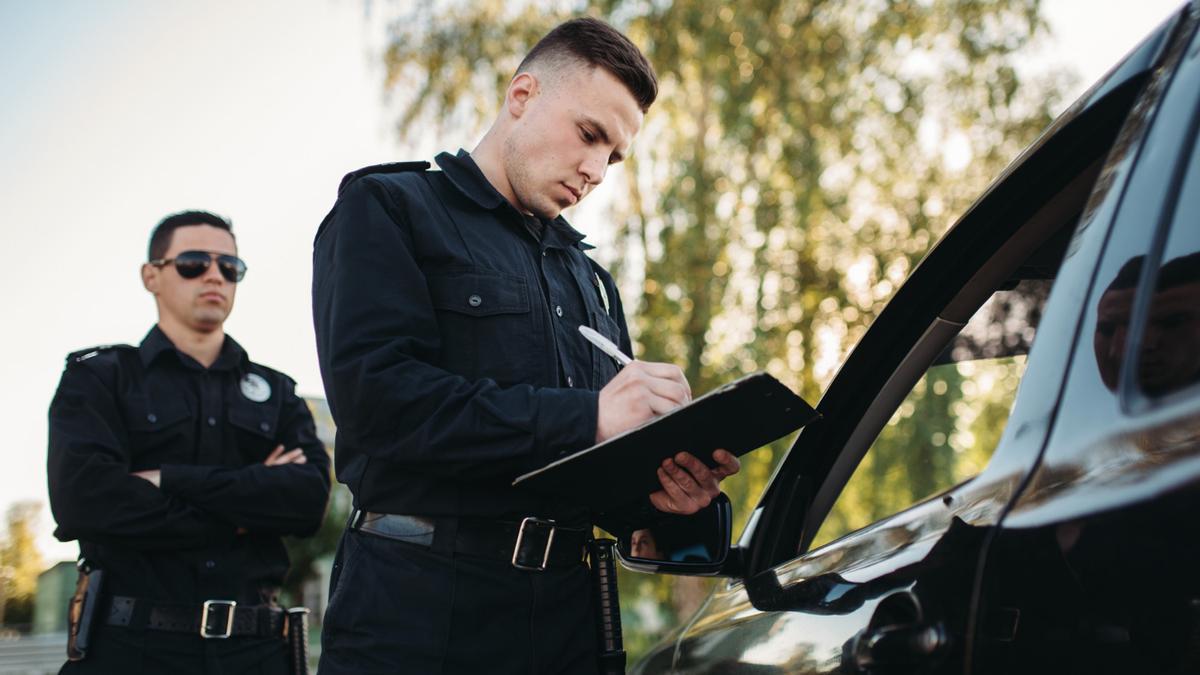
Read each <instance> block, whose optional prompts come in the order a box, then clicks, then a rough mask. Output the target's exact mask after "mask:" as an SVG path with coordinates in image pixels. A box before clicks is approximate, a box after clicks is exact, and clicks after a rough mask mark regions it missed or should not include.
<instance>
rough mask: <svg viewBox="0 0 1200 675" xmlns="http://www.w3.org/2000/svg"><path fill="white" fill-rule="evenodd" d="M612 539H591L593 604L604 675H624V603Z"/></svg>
mask: <svg viewBox="0 0 1200 675" xmlns="http://www.w3.org/2000/svg"><path fill="white" fill-rule="evenodd" d="M615 545H616V542H615V541H613V540H612V539H593V540H591V541H589V542H588V559H589V560H590V562H591V566H592V604H593V605H594V606H595V607H596V631H597V639H598V640H599V644H598V645H597V646H596V658H597V661H598V665H599V669H600V673H601V675H625V645H624V641H623V638H622V636H621V604H620V599H619V598H618V596H617V560H616V556H615V553H614V552H613V547H614V546H615Z"/></svg>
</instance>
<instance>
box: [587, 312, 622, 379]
mask: <svg viewBox="0 0 1200 675" xmlns="http://www.w3.org/2000/svg"><path fill="white" fill-rule="evenodd" d="M591 315H592V328H595V329H596V332H598V333H600V334H601V335H603V336H604V337H606V338H608V339H609V340H612V341H613V344H616V345H620V344H621V329H620V328H619V327H618V326H617V322H616V321H614V320H613V318H612V317H611V316H609V315H607V314H604V313H602V312H595V311H593V312H591ZM618 367H619V364H617V362H616V360H615V359H613V357H611V356H609V355H608V354H605V353H604V352H602V351H600V350H599V349H598V348H596V347H592V388H593V389H596V390H599V389H603V388H604V385H606V384H608V381H609V380H611V379H613V378H614V377H616V376H617V368H618Z"/></svg>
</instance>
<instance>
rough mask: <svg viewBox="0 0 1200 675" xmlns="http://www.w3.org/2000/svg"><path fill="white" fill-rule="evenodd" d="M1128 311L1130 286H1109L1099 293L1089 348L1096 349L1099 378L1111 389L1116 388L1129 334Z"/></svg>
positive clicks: (1130, 303) (1131, 299) (1130, 309)
mask: <svg viewBox="0 0 1200 675" xmlns="http://www.w3.org/2000/svg"><path fill="white" fill-rule="evenodd" d="M1132 311H1133V289H1132V288H1114V289H1109V290H1107V291H1105V292H1104V295H1102V296H1100V304H1099V307H1098V308H1097V316H1096V334H1095V335H1094V336H1093V337H1092V347H1093V349H1095V350H1096V365H1097V367H1099V369H1100V379H1101V380H1102V381H1103V382H1104V386H1106V387H1108V388H1109V390H1112V391H1115V390H1116V388H1117V376H1118V375H1119V374H1120V373H1121V359H1122V358H1124V356H1125V338H1126V335H1127V334H1128V333H1129V315H1130V313H1131V312H1132Z"/></svg>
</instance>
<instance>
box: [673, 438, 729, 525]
mask: <svg viewBox="0 0 1200 675" xmlns="http://www.w3.org/2000/svg"><path fill="white" fill-rule="evenodd" d="M713 461H715V462H716V463H717V466H716V468H712V469H710V468H709V467H708V466H706V465H705V464H704V462H701V461H700V460H699V459H698V458H697V457H696V456H695V455H693V454H691V453H688V452H680V453H678V454H676V455H675V456H674V457H672V458H667V459H665V460H663V463H662V465H661V466H659V467H658V469H657V476H658V482H659V485H661V486H662V489H661V490H659V491H657V492H654V493H652V494H651V495H650V503H651V504H653V505H654V508H656V509H658V510H659V511H663V512H665V513H674V514H678V515H691V514H693V513H696V512H697V511H699V510H700V509H703V508H704V507H706V506H708V505H709V504H710V503H712V500H713V499H715V498H716V497H717V495H719V494H721V481H722V480H724V479H725V478H726V477H728V476H732V475H733V474H735V473H737V472H738V471H740V470H741V462H739V461H738V458H737V457H736V456H735V455H734V454H733V453H731V452H729V451H727V450H723V449H721V450H716V451H715V452H713Z"/></svg>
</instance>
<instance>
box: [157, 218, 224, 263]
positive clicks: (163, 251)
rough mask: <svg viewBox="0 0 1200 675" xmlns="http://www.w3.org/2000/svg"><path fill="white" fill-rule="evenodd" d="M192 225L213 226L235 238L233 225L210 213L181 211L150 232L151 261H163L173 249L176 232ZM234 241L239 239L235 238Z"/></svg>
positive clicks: (164, 219)
mask: <svg viewBox="0 0 1200 675" xmlns="http://www.w3.org/2000/svg"><path fill="white" fill-rule="evenodd" d="M191 225H212V226H213V227H217V228H220V229H222V230H225V231H226V232H228V233H229V236H231V237H233V236H234V235H233V223H231V222H229V220H227V219H225V218H222V217H221V216H218V215H217V214H215V213H210V212H208V211H180V212H179V213H172V214H171V215H169V216H167V217H166V218H163V219H162V220H160V221H158V224H157V225H155V226H154V230H153V231H151V232H150V251H149V256H150V257H149V258H148V259H149V260H161V259H162V258H163V257H164V256H166V255H167V250H168V249H170V248H171V237H172V236H173V235H174V234H175V230H178V229H179V228H181V227H188V226H191ZM234 241H237V238H236V237H234Z"/></svg>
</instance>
